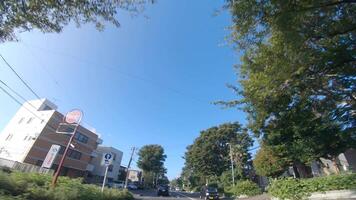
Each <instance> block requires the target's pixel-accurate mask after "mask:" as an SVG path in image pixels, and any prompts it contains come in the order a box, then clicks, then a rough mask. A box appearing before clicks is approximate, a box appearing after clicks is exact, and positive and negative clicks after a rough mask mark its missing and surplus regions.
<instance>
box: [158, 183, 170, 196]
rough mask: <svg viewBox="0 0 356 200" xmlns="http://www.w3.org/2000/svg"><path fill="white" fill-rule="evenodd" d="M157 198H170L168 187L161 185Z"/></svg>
mask: <svg viewBox="0 0 356 200" xmlns="http://www.w3.org/2000/svg"><path fill="white" fill-rule="evenodd" d="M157 196H169V187H168V185H161V186H159V187H158V189H157Z"/></svg>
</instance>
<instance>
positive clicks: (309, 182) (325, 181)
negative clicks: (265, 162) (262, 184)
mask: <svg viewBox="0 0 356 200" xmlns="http://www.w3.org/2000/svg"><path fill="white" fill-rule="evenodd" d="M343 189H356V174H342V175H332V176H325V177H317V178H311V179H293V178H284V179H279V180H274V181H272V183H271V185H270V186H269V188H268V192H269V193H270V194H271V195H272V196H274V197H278V198H279V199H297V200H298V199H306V198H307V197H308V196H310V194H311V193H313V192H325V191H329V190H343Z"/></svg>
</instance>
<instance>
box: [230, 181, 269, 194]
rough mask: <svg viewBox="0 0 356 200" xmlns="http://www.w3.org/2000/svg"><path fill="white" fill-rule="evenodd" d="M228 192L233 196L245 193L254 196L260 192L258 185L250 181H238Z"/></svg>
mask: <svg viewBox="0 0 356 200" xmlns="http://www.w3.org/2000/svg"><path fill="white" fill-rule="evenodd" d="M230 192H231V193H232V194H234V195H235V196H240V195H247V196H255V195H259V194H261V193H262V191H261V189H260V188H259V187H258V185H257V184H256V183H254V182H252V181H249V180H246V181H238V182H237V184H236V185H235V187H231V189H230Z"/></svg>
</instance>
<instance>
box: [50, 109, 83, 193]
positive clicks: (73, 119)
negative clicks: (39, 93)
mask: <svg viewBox="0 0 356 200" xmlns="http://www.w3.org/2000/svg"><path fill="white" fill-rule="evenodd" d="M82 117H83V113H82V111H80V110H72V111H70V112H68V113H67V115H66V116H65V117H64V119H63V121H65V122H67V123H68V124H75V125H76V126H75V128H74V130H73V132H72V135H71V136H70V138H69V141H68V143H67V146H66V149H65V150H64V153H63V155H62V158H61V161H60V162H59V164H58V168H57V171H56V173H55V174H54V177H53V179H52V187H53V188H54V187H56V183H57V180H58V176H59V174H60V172H61V168H62V166H63V163H64V159H65V158H66V156H67V153H68V150H69V147H70V144H72V141H73V139H74V136H75V133H76V132H77V129H78V126H79V124H80V121H81V120H82Z"/></svg>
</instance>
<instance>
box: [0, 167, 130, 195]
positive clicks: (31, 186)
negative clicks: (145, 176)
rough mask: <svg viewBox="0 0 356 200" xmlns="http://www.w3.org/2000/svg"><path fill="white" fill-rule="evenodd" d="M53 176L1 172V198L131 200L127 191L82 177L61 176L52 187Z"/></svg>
mask: <svg viewBox="0 0 356 200" xmlns="http://www.w3.org/2000/svg"><path fill="white" fill-rule="evenodd" d="M50 183H51V176H48V175H43V174H33V173H20V172H13V173H11V174H8V173H4V172H1V171H0V199H1V200H3V199H4V200H7V199H18V200H130V199H133V196H132V194H131V193H130V192H128V191H127V190H117V189H105V190H104V193H102V192H101V191H100V187H98V186H95V185H88V184H82V179H70V178H68V177H60V178H59V179H58V183H57V186H56V187H55V188H51V185H50Z"/></svg>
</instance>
